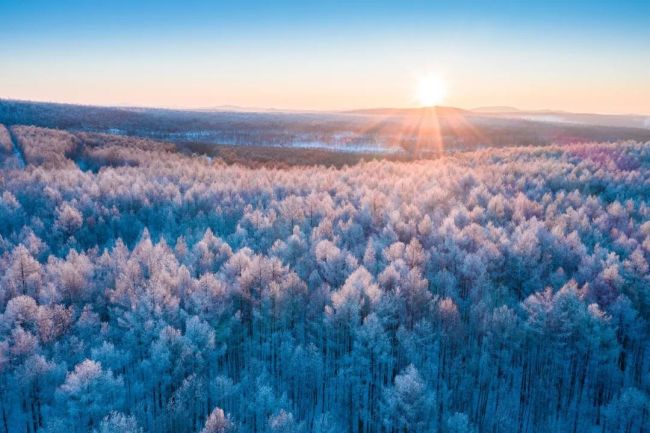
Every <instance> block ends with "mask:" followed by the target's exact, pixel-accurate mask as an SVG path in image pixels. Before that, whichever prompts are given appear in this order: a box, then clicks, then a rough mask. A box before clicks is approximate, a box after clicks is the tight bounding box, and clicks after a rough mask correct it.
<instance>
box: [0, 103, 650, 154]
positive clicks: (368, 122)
mask: <svg viewBox="0 0 650 433" xmlns="http://www.w3.org/2000/svg"><path fill="white" fill-rule="evenodd" d="M574 116H577V115H574ZM547 117H552V116H547ZM584 117H585V118H583V117H579V116H578V117H576V120H575V121H562V120H558V121H530V120H526V119H525V118H516V117H514V118H507V117H504V116H498V115H489V114H487V113H477V112H472V111H466V110H460V109H456V108H451V107H438V108H434V109H431V108H430V109H416V110H365V111H364V110H361V111H357V112H345V113H344V112H322V113H318V112H314V113H310V112H281V111H267V112H237V111H234V112H228V111H187V110H166V109H152V108H119V107H95V106H83V105H70V104H54V103H42V102H27V101H12V100H2V99H0V123H4V124H5V125H14V124H26V125H34V126H39V127H46V128H56V129H62V130H68V131H85V132H103V133H111V134H119V135H126V136H134V137H144V138H151V139H157V140H166V141H170V142H174V143H178V144H179V145H188V144H192V143H196V142H201V143H205V144H212V145H215V144H220V145H236V146H242V145H246V146H271V147H289V148H317V149H329V150H337V151H347V152H353V153H383V154H392V153H396V152H398V153H405V154H407V155H415V156H421V154H422V153H424V154H430V153H438V152H439V151H440V150H441V149H439V143H438V140H439V139H442V141H443V142H444V144H445V150H448V151H449V150H451V151H456V150H463V151H465V150H476V149H477V148H482V147H486V146H490V147H503V146H520V145H548V144H552V143H561V144H564V143H573V142H578V141H582V142H584V141H614V140H636V141H647V140H650V129H647V128H642V127H640V125H641V122H640V121H639V125H638V127H629V125H628V124H627V123H625V122H624V120H622V119H614V121H620V122H622V124H621V126H619V127H612V126H599V125H598V124H589V120H588V119H589V118H590V117H593V116H588V115H584ZM610 117H614V116H610ZM620 117H622V118H624V117H623V116H620ZM531 118H532V119H534V118H535V117H534V116H533V117H531ZM542 118H543V117H542ZM572 118H573V117H572ZM624 119H627V117H625V118H624ZM602 121H603V122H606V121H607V120H605V119H602ZM609 121H612V120H611V119H610V120H609ZM624 125H625V126H624ZM631 125H635V123H632V124H631Z"/></svg>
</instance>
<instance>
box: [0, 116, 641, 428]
mask: <svg viewBox="0 0 650 433" xmlns="http://www.w3.org/2000/svg"><path fill="white" fill-rule="evenodd" d="M21 159H22V160H24V161H21ZM21 162H23V163H25V166H24V167H23V165H22V164H21ZM0 163H1V164H2V167H3V168H2V169H1V170H0V186H1V192H0V223H1V224H0V313H1V315H0V432H2V433H17V432H25V433H37V432H52V433H54V432H65V433H82V432H100V433H109V432H110V433H133V432H152V433H153V432H169V433H172V432H173V433H193V432H197V433H198V432H203V433H216V432H227V431H238V432H242V433H245V432H251V433H252V432H304V433H307V432H331V433H334V432H350V433H374V432H384V433H406V432H409V433H411V432H427V433H428V432H440V433H461V432H462V433H466V432H481V433H483V432H486V433H501V432H503V433H512V432H517V433H538V432H542V433H543V432H548V433H551V432H553V433H555V432H572V433H577V432H589V433H591V432H602V433H605V432H607V433H609V432H625V433H633V432H634V433H644V432H645V433H647V432H648V431H649V429H648V425H650V412H649V411H650V397H649V393H650V356H649V355H650V354H649V353H648V352H649V350H648V349H649V343H648V341H649V336H650V335H649V331H648V322H647V320H648V318H649V317H650V277H649V270H648V266H649V265H648V261H649V259H650V207H649V203H648V202H649V200H650V143H645V144H640V143H634V142H621V143H616V144H598V143H593V144H583V145H571V146H562V147H561V146H548V147H539V148H512V149H501V150H494V149H493V150H486V151H481V152H475V153H468V154H457V155H455V156H450V157H446V158H441V159H438V160H434V161H414V162H408V163H400V162H388V161H373V162H367V163H360V164H357V165H354V166H352V167H344V168H341V169H333V168H324V167H317V166H316V167H301V168H298V167H296V168H290V169H270V168H259V169H250V168H245V167H242V166H239V165H226V164H223V163H222V162H220V161H216V160H215V161H210V160H209V159H207V158H204V157H188V156H183V155H180V154H178V153H175V152H174V151H173V148H172V147H165V146H164V145H162V144H157V143H155V142H153V141H149V140H141V139H127V138H116V137H110V136H102V135H93V134H68V133H65V132H62V131H51V130H45V129H39V128H33V127H19V126H14V127H11V128H10V129H9V130H7V129H5V128H2V127H0Z"/></svg>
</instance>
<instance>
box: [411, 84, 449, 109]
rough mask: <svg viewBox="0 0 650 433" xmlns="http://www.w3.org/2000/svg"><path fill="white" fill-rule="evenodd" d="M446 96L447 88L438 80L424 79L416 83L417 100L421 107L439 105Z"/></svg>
mask: <svg viewBox="0 0 650 433" xmlns="http://www.w3.org/2000/svg"><path fill="white" fill-rule="evenodd" d="M446 95H447V86H446V85H445V82H444V81H443V80H442V79H440V78H437V77H426V78H423V79H421V80H420V82H419V83H418V89H417V99H418V102H419V103H420V105H421V106H422V107H433V106H434V105H439V104H440V103H441V102H442V101H443V100H444V99H445V96H446Z"/></svg>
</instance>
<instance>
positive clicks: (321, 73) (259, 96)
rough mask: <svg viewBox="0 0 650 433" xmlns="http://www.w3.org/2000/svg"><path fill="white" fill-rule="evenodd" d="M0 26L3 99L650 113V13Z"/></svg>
mask: <svg viewBox="0 0 650 433" xmlns="http://www.w3.org/2000/svg"><path fill="white" fill-rule="evenodd" d="M0 21H1V22H2V24H1V25H0V98H11V99H23V100H37V101H55V102H68V103H81V104H96V105H130V106H159V107H174V108H212V107H220V106H224V105H236V106H241V107H255V108H278V109H296V110H300V109H308V110H339V109H354V108H372V107H415V106H418V105H419V104H421V103H422V101H423V100H428V99H431V98H428V99H427V98H423V95H421V94H418V92H419V90H418V89H422V88H423V85H422V83H423V82H428V81H430V80H434V81H435V82H436V83H442V86H443V87H444V92H443V93H444V98H441V97H438V96H440V95H437V96H436V98H435V99H436V100H435V102H436V103H437V104H439V105H447V106H456V107H462V108H474V107H482V106H513V107H517V108H520V109H556V110H566V111H575V112H598V113H638V114H650V25H648V23H650V2H649V1H647V0H646V1H599V0H592V1H582V0H574V1H555V0H547V1H539V2H536V1H502V0H492V1H487V0H476V1H471V2H470V1H463V0H456V1H432V0H430V1H416V0H414V1H409V0H403V1H399V2H398V1H394V2H393V1H381V0H377V1H372V2H371V1H346V2H334V1H329V2H328V1H321V2H311V1H308V0H306V1H269V0H267V1H247V0H241V1H232V2H221V1H207V0H185V1H168V0H157V1H137V0H130V1H125V0H113V1H99V0H83V1H81V0H79V1H68V0H58V1H51V0H0ZM425 87H426V86H425ZM439 93H440V92H439Z"/></svg>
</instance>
